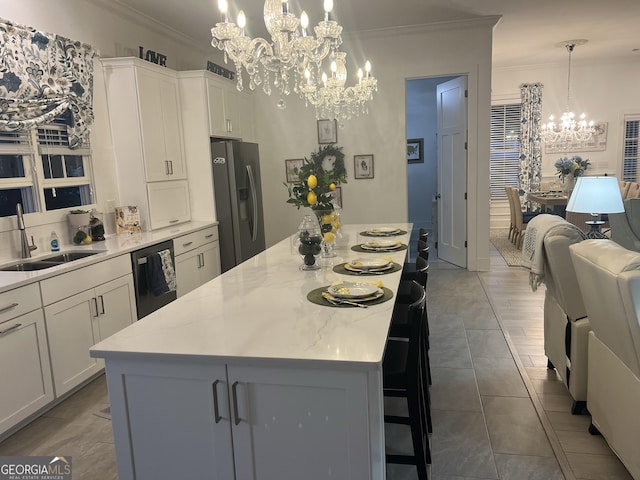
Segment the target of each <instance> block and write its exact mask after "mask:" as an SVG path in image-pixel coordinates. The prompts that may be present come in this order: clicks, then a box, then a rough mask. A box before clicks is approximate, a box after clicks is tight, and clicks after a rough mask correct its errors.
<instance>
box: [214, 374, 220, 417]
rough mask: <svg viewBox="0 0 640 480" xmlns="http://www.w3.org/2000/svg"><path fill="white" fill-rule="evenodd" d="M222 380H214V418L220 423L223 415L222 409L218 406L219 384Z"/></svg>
mask: <svg viewBox="0 0 640 480" xmlns="http://www.w3.org/2000/svg"><path fill="white" fill-rule="evenodd" d="M219 383H220V380H216V381H215V382H213V419H214V421H215V422H216V423H220V420H222V417H221V416H220V410H219V408H218V384H219Z"/></svg>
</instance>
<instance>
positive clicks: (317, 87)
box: [301, 51, 378, 120]
mask: <svg viewBox="0 0 640 480" xmlns="http://www.w3.org/2000/svg"><path fill="white" fill-rule="evenodd" d="M346 56H347V54H346V53H344V52H337V51H332V52H331V55H330V58H331V76H330V77H329V76H327V74H326V73H324V72H322V75H321V81H322V83H318V82H316V81H314V80H313V79H312V74H311V71H310V70H308V69H305V72H304V75H305V83H304V85H302V87H301V92H302V96H303V98H304V99H305V101H306V102H307V103H310V104H311V105H313V106H315V107H316V118H318V119H321V118H329V119H333V118H335V119H338V120H349V119H350V118H351V117H352V116H353V115H355V116H358V115H360V114H361V113H368V109H367V104H368V102H369V101H370V100H371V99H372V97H373V92H374V91H377V90H378V81H377V80H376V79H375V78H374V77H373V76H372V75H371V63H369V62H368V61H367V62H366V64H365V73H363V71H362V69H361V68H360V69H358V83H357V84H355V85H354V86H351V87H345V83H346V80H347V67H346V65H345V58H346Z"/></svg>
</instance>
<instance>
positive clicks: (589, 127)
mask: <svg viewBox="0 0 640 480" xmlns="http://www.w3.org/2000/svg"><path fill="white" fill-rule="evenodd" d="M586 42H587V41H586V40H573V41H570V42H567V43H566V44H565V47H566V48H567V52H569V69H568V77H567V108H566V111H564V112H563V113H562V116H561V117H560V123H556V121H555V118H554V116H553V115H551V116H550V117H549V122H548V123H545V124H543V125H542V131H541V137H542V141H543V142H545V143H546V144H547V145H549V146H553V147H556V148H558V149H560V150H567V149H568V148H569V147H570V146H575V145H584V144H585V143H586V142H588V141H589V140H591V138H593V135H594V134H595V131H596V129H595V127H594V124H593V121H591V122H588V123H587V119H586V115H585V114H584V113H583V114H582V115H580V117H579V118H576V115H575V114H574V113H573V112H572V111H571V54H572V53H573V49H574V48H575V46H576V45H578V44H580V45H582V44H585V43H586Z"/></svg>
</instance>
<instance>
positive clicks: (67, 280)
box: [40, 255, 131, 305]
mask: <svg viewBox="0 0 640 480" xmlns="http://www.w3.org/2000/svg"><path fill="white" fill-rule="evenodd" d="M129 273H131V257H130V256H129V255H120V256H118V257H115V258H110V259H109V260H105V261H104V262H100V263H94V264H93V265H89V266H87V267H83V268H79V269H78V270H74V271H72V272H69V273H63V274H62V275H58V276H55V277H51V278H47V279H46V280H43V281H42V282H40V288H41V289H42V302H43V304H44V305H50V304H52V303H54V302H57V301H59V300H62V299H63V298H67V297H70V296H72V295H75V294H76V293H79V292H82V291H85V290H89V289H90V288H94V287H96V286H98V285H102V284H103V283H107V282H109V281H111V280H113V279H115V278H118V277H122V276H123V275H127V274H129Z"/></svg>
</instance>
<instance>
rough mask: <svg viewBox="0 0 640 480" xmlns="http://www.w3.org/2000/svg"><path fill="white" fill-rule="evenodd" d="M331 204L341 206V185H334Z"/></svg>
mask: <svg viewBox="0 0 640 480" xmlns="http://www.w3.org/2000/svg"><path fill="white" fill-rule="evenodd" d="M333 204H334V205H335V206H336V208H342V187H336V189H335V190H334V191H333Z"/></svg>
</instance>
